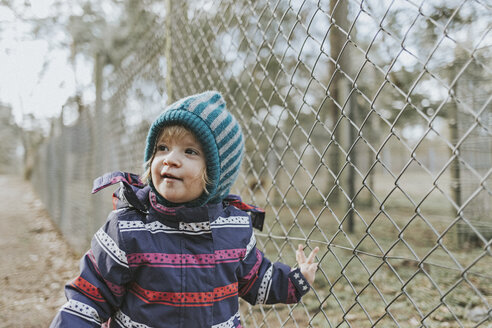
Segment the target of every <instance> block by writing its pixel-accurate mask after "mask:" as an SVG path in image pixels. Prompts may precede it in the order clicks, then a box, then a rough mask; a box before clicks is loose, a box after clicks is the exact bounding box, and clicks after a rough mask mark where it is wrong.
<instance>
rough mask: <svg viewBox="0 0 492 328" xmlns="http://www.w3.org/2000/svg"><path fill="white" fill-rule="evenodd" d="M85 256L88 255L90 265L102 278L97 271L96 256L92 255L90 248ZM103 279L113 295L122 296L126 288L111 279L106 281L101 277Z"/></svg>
mask: <svg viewBox="0 0 492 328" xmlns="http://www.w3.org/2000/svg"><path fill="white" fill-rule="evenodd" d="M87 256H88V257H89V259H90V260H91V262H92V265H93V266H94V268H95V269H96V272H97V274H98V275H99V276H100V277H101V278H103V276H102V274H101V272H100V271H99V267H98V266H97V263H96V258H95V256H94V253H93V252H92V249H91V250H89V251H88V252H87ZM103 280H104V282H105V283H106V285H107V286H108V288H109V289H110V290H111V292H112V293H113V295H115V296H122V295H123V294H124V293H125V291H126V288H125V287H123V286H120V285H116V284H113V283H112V282H111V281H108V280H106V279H104V278H103Z"/></svg>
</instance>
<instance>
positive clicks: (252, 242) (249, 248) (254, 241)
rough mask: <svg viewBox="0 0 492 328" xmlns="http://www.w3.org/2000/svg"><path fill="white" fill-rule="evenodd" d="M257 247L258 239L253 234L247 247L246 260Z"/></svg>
mask: <svg viewBox="0 0 492 328" xmlns="http://www.w3.org/2000/svg"><path fill="white" fill-rule="evenodd" d="M255 246H256V237H255V234H254V233H251V238H250V239H249V243H248V245H246V254H244V258H247V257H248V254H249V253H251V250H252V249H253V248H254V247H255Z"/></svg>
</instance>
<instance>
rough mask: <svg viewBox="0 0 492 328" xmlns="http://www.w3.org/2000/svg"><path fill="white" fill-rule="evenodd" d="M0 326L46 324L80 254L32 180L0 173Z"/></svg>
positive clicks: (61, 298) (62, 299)
mask: <svg viewBox="0 0 492 328" xmlns="http://www.w3.org/2000/svg"><path fill="white" fill-rule="evenodd" d="M0 185H1V186H2V188H1V189H0V208H1V209H2V213H1V216H0V328H4V327H5V328H6V327H9V328H10V327H26V328H28V327H48V326H49V323H50V322H51V319H52V318H53V316H54V315H55V313H56V312H57V310H58V308H59V307H60V306H61V305H63V303H65V296H64V292H63V286H64V285H65V283H66V282H67V281H69V280H71V279H72V278H74V277H75V276H76V275H77V274H78V256H75V255H74V254H73V253H72V252H71V251H70V249H69V247H68V245H67V244H66V243H65V242H64V240H63V239H62V238H61V236H60V234H59V233H58V232H57V231H56V230H55V229H54V227H53V224H52V222H51V221H50V219H49V217H48V214H47V212H46V211H45V210H44V208H43V205H42V203H41V202H40V201H39V200H38V199H37V198H36V196H35V194H34V192H33V191H32V188H31V186H30V184H29V183H28V182H25V181H23V180H22V179H21V178H17V177H12V176H3V175H0Z"/></svg>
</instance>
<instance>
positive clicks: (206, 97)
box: [187, 92, 215, 112]
mask: <svg viewBox="0 0 492 328" xmlns="http://www.w3.org/2000/svg"><path fill="white" fill-rule="evenodd" d="M213 96H215V93H213V92H207V93H204V94H202V95H201V96H200V97H198V98H196V99H195V100H193V101H192V102H191V104H189V105H188V108H187V110H188V111H189V112H193V111H194V110H195V108H196V107H197V106H198V105H200V104H201V103H204V102H207V101H209V100H210V99H212V97H213Z"/></svg>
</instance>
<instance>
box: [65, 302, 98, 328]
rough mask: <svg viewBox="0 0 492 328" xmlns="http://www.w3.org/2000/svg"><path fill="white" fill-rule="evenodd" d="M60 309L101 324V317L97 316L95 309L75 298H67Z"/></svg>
mask: <svg viewBox="0 0 492 328" xmlns="http://www.w3.org/2000/svg"><path fill="white" fill-rule="evenodd" d="M61 310H62V311H64V312H67V313H70V314H73V315H76V316H78V317H80V318H83V319H86V320H88V321H92V322H95V323H97V324H101V318H100V317H99V313H97V311H96V309H94V308H93V307H91V306H89V305H87V304H85V303H82V302H79V301H76V300H69V301H68V302H67V303H65V304H64V305H63V306H62V308H61Z"/></svg>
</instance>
